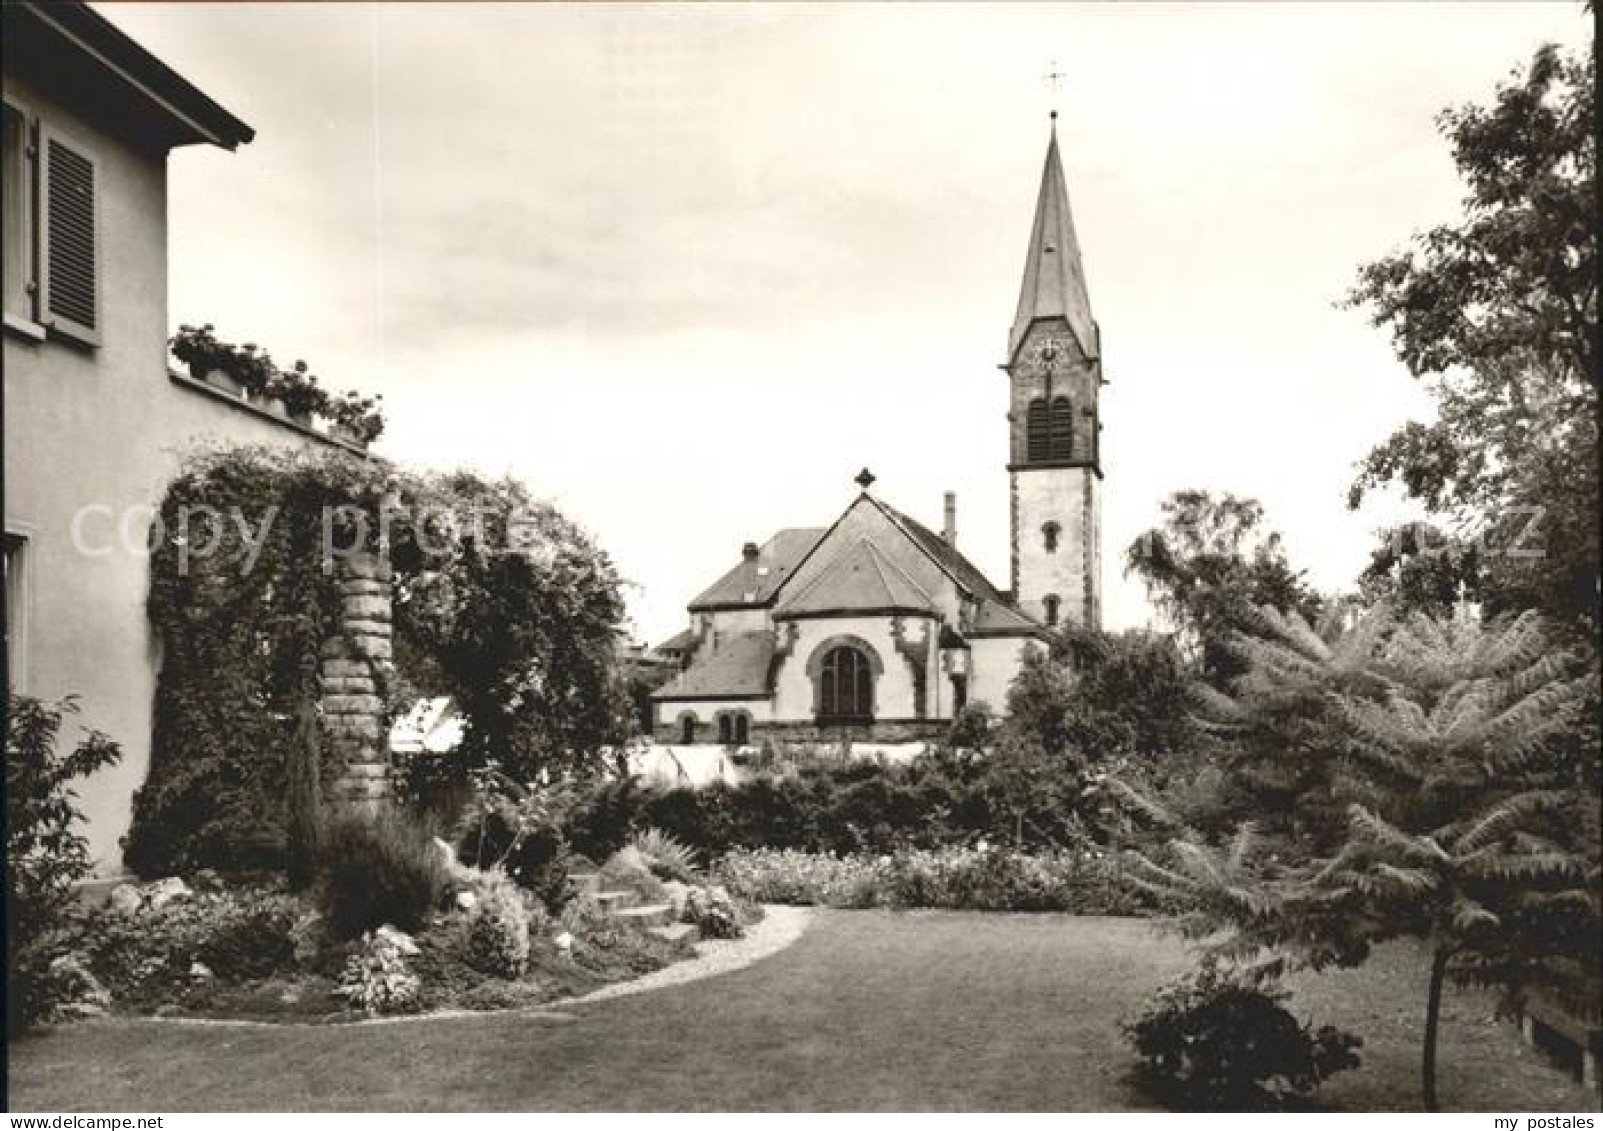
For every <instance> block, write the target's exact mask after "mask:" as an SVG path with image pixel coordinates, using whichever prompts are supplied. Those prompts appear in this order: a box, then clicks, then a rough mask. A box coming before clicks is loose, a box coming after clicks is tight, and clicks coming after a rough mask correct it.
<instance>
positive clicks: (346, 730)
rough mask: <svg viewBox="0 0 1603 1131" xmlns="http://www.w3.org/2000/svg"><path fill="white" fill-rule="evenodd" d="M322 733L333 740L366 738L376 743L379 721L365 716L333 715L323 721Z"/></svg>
mask: <svg viewBox="0 0 1603 1131" xmlns="http://www.w3.org/2000/svg"><path fill="white" fill-rule="evenodd" d="M323 731H324V733H326V734H328V735H329V736H331V737H333V738H366V739H371V740H372V741H374V742H377V741H378V740H379V738H380V737H382V736H381V735H380V734H379V720H378V719H376V718H372V717H370V716H366V715H335V716H334V717H332V718H328V719H325V720H324V722H323Z"/></svg>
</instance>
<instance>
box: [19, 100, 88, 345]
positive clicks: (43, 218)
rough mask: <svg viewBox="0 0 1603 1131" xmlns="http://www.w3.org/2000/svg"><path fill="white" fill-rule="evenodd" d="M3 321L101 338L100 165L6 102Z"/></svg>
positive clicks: (79, 337) (80, 339)
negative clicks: (4, 317)
mask: <svg viewBox="0 0 1603 1131" xmlns="http://www.w3.org/2000/svg"><path fill="white" fill-rule="evenodd" d="M4 118H5V121H4V135H5V136H4V141H5V147H4V154H3V157H0V160H3V162H4V169H3V170H0V173H3V177H4V183H3V186H0V187H3V189H4V222H5V227H4V237H5V262H4V268H5V270H4V303H5V314H6V318H7V321H8V322H9V323H11V324H12V325H14V326H21V327H23V328H31V330H32V331H33V332H35V333H37V332H38V330H39V328H40V327H41V326H42V327H46V328H48V329H49V330H50V331H52V332H53V333H54V334H56V335H58V336H61V337H66V338H71V339H73V340H74V341H77V342H80V343H82V344H84V345H98V344H99V343H100V289H101V288H100V224H99V213H100V205H99V199H98V197H99V191H100V167H99V165H98V163H97V162H96V161H95V159H94V157H93V156H91V155H90V153H89V151H88V150H87V149H85V148H84V147H83V146H81V145H79V144H78V143H77V142H76V141H73V140H70V139H68V138H66V137H63V136H62V135H61V134H59V133H57V132H56V131H55V130H54V129H52V128H51V127H50V126H49V125H48V124H47V123H42V122H39V121H38V120H37V119H35V118H33V117H31V116H30V115H28V114H27V113H25V112H24V111H23V109H22V108H21V107H19V106H16V105H13V104H12V103H9V102H8V103H5V104H4Z"/></svg>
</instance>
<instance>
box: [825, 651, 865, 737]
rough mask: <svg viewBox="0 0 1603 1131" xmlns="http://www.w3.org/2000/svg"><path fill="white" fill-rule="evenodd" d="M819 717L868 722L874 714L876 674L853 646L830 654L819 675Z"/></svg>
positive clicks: (826, 657)
mask: <svg viewBox="0 0 1603 1131" xmlns="http://www.w3.org/2000/svg"><path fill="white" fill-rule="evenodd" d="M818 680H819V686H818V713H819V714H820V715H823V716H825V717H826V718H833V719H866V718H869V717H871V716H872V715H873V713H874V672H873V669H872V668H871V667H870V666H869V662H868V657H867V656H865V655H863V653H862V652H861V651H860V650H858V649H856V648H853V647H852V646H851V645H849V644H842V645H840V646H839V647H838V648H833V649H831V650H830V652H829V654H828V655H827V656H825V657H824V663H823V666H822V667H821V668H820V669H819V673H818Z"/></svg>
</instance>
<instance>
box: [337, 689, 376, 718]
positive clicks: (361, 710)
mask: <svg viewBox="0 0 1603 1131" xmlns="http://www.w3.org/2000/svg"><path fill="white" fill-rule="evenodd" d="M383 710H384V704H383V702H382V701H381V700H380V699H379V697H378V696H377V695H343V694H341V695H327V694H325V695H324V696H323V711H324V712H325V713H326V714H329V715H372V716H373V717H374V718H377V717H378V716H379V715H380V714H381V713H382V712H383Z"/></svg>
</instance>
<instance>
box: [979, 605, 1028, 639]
mask: <svg viewBox="0 0 1603 1131" xmlns="http://www.w3.org/2000/svg"><path fill="white" fill-rule="evenodd" d="M1045 631H1046V629H1045V628H1043V627H1042V626H1041V625H1039V624H1037V623H1036V622H1035V621H1033V620H1031V619H1030V618H1029V617H1027V616H1025V615H1024V614H1023V613H1021V612H1019V610H1017V609H1015V608H1013V606H1011V605H1009V604H1006V603H1005V602H1003V601H992V600H984V601H981V602H980V607H979V609H978V611H976V612H975V614H974V623H973V624H971V625H969V629H968V634H969V635H970V636H1040V635H1042V634H1043V633H1044V632H1045Z"/></svg>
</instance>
